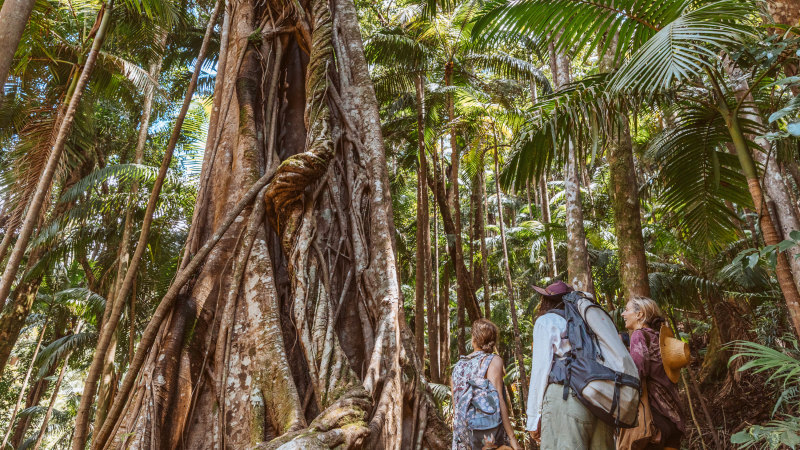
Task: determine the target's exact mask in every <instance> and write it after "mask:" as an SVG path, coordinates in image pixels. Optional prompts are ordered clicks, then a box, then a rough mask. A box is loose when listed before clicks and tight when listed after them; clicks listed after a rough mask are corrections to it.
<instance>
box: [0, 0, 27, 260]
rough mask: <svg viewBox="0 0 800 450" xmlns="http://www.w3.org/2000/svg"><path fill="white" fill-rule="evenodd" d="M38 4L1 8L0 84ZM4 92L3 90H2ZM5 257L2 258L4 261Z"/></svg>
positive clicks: (20, 2) (9, 0) (20, 1)
mask: <svg viewBox="0 0 800 450" xmlns="http://www.w3.org/2000/svg"><path fill="white" fill-rule="evenodd" d="M34 5H36V0H6V1H5V2H3V7H2V9H0V23H1V24H3V26H2V27H0V83H1V84H0V86H5V83H6V80H7V79H8V71H9V69H11V63H12V61H13V60H14V53H16V52H17V46H19V41H20V40H21V39H22V33H23V32H24V31H25V25H27V24H28V19H29V18H30V16H31V11H33V7H34ZM3 89H4V88H3ZM0 94H3V92H0ZM4 97H5V96H4V95H0V106H2V105H3V98H4ZM2 260H3V258H0V261H2Z"/></svg>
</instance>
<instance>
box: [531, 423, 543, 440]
mask: <svg viewBox="0 0 800 450" xmlns="http://www.w3.org/2000/svg"><path fill="white" fill-rule="evenodd" d="M530 434H531V438H532V439H533V441H534V442H536V443H537V444H541V441H542V419H541V418H539V423H537V424H536V431H530Z"/></svg>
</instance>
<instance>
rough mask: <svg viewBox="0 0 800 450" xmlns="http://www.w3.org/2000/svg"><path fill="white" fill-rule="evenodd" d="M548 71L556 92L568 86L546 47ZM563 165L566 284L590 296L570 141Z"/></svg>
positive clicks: (561, 64) (564, 66)
mask: <svg viewBox="0 0 800 450" xmlns="http://www.w3.org/2000/svg"><path fill="white" fill-rule="evenodd" d="M550 67H551V71H552V72H553V79H554V81H555V85H556V89H560V88H562V87H564V86H566V85H567V84H568V83H569V82H570V73H569V71H570V61H569V57H567V56H566V55H565V54H563V53H556V52H555V49H554V47H553V45H552V44H551V46H550ZM566 145H567V155H566V163H565V164H564V194H565V195H564V197H565V199H566V208H567V211H566V227H567V283H569V284H570V285H572V287H573V288H575V289H577V290H579V291H585V292H589V293H591V294H594V284H593V283H592V270H591V267H590V266H589V250H588V249H587V247H586V231H585V230H584V228H583V205H582V204H581V183H580V178H579V170H580V161H579V159H578V158H579V155H580V152H579V151H578V149H576V148H575V145H574V143H573V142H572V140H571V139H570V140H569V141H568V142H567V143H566Z"/></svg>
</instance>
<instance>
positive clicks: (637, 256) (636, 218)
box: [607, 114, 650, 297]
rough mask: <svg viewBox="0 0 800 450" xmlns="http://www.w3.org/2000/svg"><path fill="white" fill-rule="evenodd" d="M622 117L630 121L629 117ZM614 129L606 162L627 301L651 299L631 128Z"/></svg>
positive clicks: (622, 125)
mask: <svg viewBox="0 0 800 450" xmlns="http://www.w3.org/2000/svg"><path fill="white" fill-rule="evenodd" d="M623 115H624V117H625V118H626V119H627V114H623ZM615 125H616V126H614V128H616V129H617V133H616V134H615V135H614V136H613V138H612V142H611V145H610V146H609V149H608V153H607V158H608V165H609V176H610V183H611V189H612V192H613V195H612V198H613V201H614V226H615V230H616V233H617V247H618V252H619V274H620V281H621V282H622V285H623V286H624V287H625V289H626V290H627V294H628V297H633V296H642V297H649V296H650V281H649V279H648V277H647V258H646V257H645V250H644V239H643V238H642V218H641V213H640V211H639V187H638V185H637V182H636V168H635V167H634V162H633V144H632V142H631V135H630V128H629V127H628V123H627V122H626V121H619V123H617V124H615ZM612 126H613V125H612Z"/></svg>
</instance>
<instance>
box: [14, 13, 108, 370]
mask: <svg viewBox="0 0 800 450" xmlns="http://www.w3.org/2000/svg"><path fill="white" fill-rule="evenodd" d="M12 4H13V3H12ZM5 5H6V4H4V6H5ZM112 10H113V0H108V2H107V3H106V5H105V6H104V7H103V9H102V10H101V12H100V14H101V15H102V18H101V19H100V27H99V28H98V30H97V34H96V35H95V38H94V42H93V43H92V49H91V50H90V51H89V55H88V56H87V58H86V63H85V64H84V66H83V71H82V72H81V76H80V78H78V81H77V84H76V86H75V90H74V92H73V94H72V96H71V97H70V100H69V106H68V107H67V110H66V112H65V113H64V116H63V118H62V119H61V121H60V126H59V129H58V134H57V135H56V137H55V141H54V143H53V149H52V150H51V151H50V155H49V156H48V158H47V165H46V166H45V169H44V172H43V173H42V175H41V178H40V179H39V182H38V184H37V185H36V191H35V192H34V195H33V198H32V199H31V202H30V205H29V206H28V211H27V213H26V215H25V220H24V221H23V223H22V227H21V228H20V231H19V236H18V237H17V242H16V243H15V244H14V250H13V251H12V252H11V256H10V257H9V259H8V263H7V264H6V267H5V270H4V272H3V277H2V279H0V304H2V303H4V302H5V301H6V298H8V294H9V293H10V292H11V285H12V284H13V283H14V279H15V277H16V276H17V271H18V270H19V265H20V263H21V262H22V257H23V256H24V254H25V250H26V248H27V247H28V241H29V240H30V237H31V235H32V234H33V229H34V227H35V225H36V223H37V221H38V220H39V214H40V212H41V210H42V207H43V206H44V199H45V197H46V196H47V194H48V192H49V191H50V185H51V184H52V182H53V176H54V175H55V172H56V168H57V167H58V163H59V161H60V159H61V153H63V151H64V145H65V144H66V141H67V138H68V137H69V132H70V129H71V128H72V122H73V121H74V120H75V113H76V112H77V109H78V105H79V104H80V101H81V98H82V96H83V91H84V90H85V88H86V86H87V85H88V84H89V78H90V77H91V75H92V71H93V70H94V66H95V63H96V62H97V56H98V55H99V53H100V48H101V47H102V45H103V42H104V41H105V38H106V36H107V34H108V29H109V25H110V23H111V13H112ZM2 368H3V367H2V365H0V374H2Z"/></svg>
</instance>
